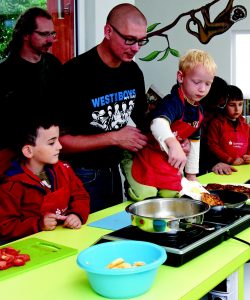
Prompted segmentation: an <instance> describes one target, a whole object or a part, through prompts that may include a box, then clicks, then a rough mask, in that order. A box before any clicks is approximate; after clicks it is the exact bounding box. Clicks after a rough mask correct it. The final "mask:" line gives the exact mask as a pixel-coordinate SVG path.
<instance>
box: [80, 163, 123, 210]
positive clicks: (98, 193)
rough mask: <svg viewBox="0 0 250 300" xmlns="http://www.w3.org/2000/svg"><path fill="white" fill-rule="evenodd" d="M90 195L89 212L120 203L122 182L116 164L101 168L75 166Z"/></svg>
mask: <svg viewBox="0 0 250 300" xmlns="http://www.w3.org/2000/svg"><path fill="white" fill-rule="evenodd" d="M75 173H76V175H77V176H78V177H79V178H80V179H81V181H82V182H83V184H84V187H85V188H86V190H87V191H88V193H89V195H90V212H91V213H93V212H95V211H98V210H101V209H104V208H107V207H110V206H113V205H116V204H119V203H122V201H123V195H122V183H121V175H120V172H119V168H118V166H115V167H112V168H102V169H86V168H75Z"/></svg>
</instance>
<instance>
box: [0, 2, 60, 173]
mask: <svg viewBox="0 0 250 300" xmlns="http://www.w3.org/2000/svg"><path fill="white" fill-rule="evenodd" d="M55 37H56V32H55V31H54V24H53V20H52V16H51V15H50V14H49V13H48V12H47V11H46V10H44V9H42V8H40V7H32V8H29V9H27V10H26V11H25V12H23V13H22V14H21V15H20V16H19V18H18V19H17V21H16V24H15V27H14V29H13V34H12V38H11V40H10V42H9V44H8V45H7V48H6V49H5V51H6V54H7V57H6V58H5V59H3V60H2V61H1V63H0V105H1V110H0V111H1V115H0V130H1V132H0V137H1V139H0V161H1V162H0V174H2V173H3V172H4V170H5V169H6V168H7V167H8V166H9V162H10V160H11V158H12V156H13V155H14V154H13V153H12V152H11V150H10V149H9V145H10V144H12V143H13V141H11V137H12V132H13V129H15V128H16V126H19V124H21V123H22V120H24V119H26V118H27V117H28V116H29V114H30V113H32V110H34V112H35V113H36V114H37V113H39V114H41V116H42V115H45V114H48V111H49V113H50V114H51V113H54V112H56V99H58V96H57V94H56V93H58V88H59V86H58V84H59V81H60V76H61V65H62V64H61V62H60V61H59V60H58V59H57V58H56V57H55V56H54V55H52V54H50V53H48V51H49V49H50V48H51V46H52V44H53V42H54V41H55Z"/></svg>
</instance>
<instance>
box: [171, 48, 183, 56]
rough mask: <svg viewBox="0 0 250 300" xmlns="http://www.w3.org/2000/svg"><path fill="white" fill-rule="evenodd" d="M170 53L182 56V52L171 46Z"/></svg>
mask: <svg viewBox="0 0 250 300" xmlns="http://www.w3.org/2000/svg"><path fill="white" fill-rule="evenodd" d="M169 51H170V53H171V54H172V55H173V56H175V57H180V52H179V51H178V50H176V49H172V48H169Z"/></svg>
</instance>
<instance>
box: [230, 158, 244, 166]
mask: <svg viewBox="0 0 250 300" xmlns="http://www.w3.org/2000/svg"><path fill="white" fill-rule="evenodd" d="M242 164H244V159H243V158H241V157H237V158H236V159H235V160H234V161H233V162H232V165H234V166H239V165H242Z"/></svg>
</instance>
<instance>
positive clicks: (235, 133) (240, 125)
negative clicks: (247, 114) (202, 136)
mask: <svg viewBox="0 0 250 300" xmlns="http://www.w3.org/2000/svg"><path fill="white" fill-rule="evenodd" d="M236 124H237V126H234V125H233V122H232V121H231V120H229V119H228V118H226V117H225V116H222V115H220V116H218V117H217V118H215V119H213V120H212V121H211V123H210V125H209V128H208V134H207V139H208V146H209V148H210V150H211V151H212V152H213V153H214V154H215V155H216V157H217V158H218V159H219V161H221V162H224V163H228V164H231V163H232V162H233V161H234V160H235V159H236V158H238V157H242V156H243V155H245V154H248V155H249V154H250V126H249V125H248V124H247V123H246V122H245V119H244V118H243V117H242V116H240V117H239V119H238V120H237V123H236ZM208 159H209V158H208Z"/></svg>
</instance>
